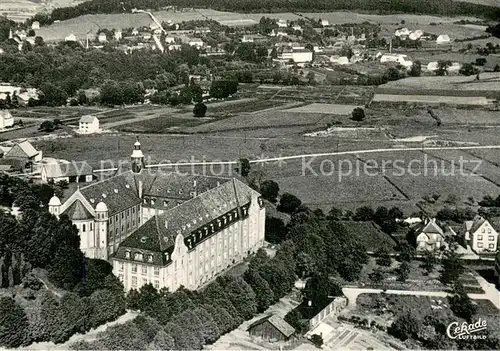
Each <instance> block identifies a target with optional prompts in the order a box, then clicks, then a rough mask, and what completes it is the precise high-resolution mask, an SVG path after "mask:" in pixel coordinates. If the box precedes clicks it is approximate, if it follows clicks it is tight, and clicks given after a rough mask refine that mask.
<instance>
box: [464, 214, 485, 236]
mask: <svg viewBox="0 0 500 351" xmlns="http://www.w3.org/2000/svg"><path fill="white" fill-rule="evenodd" d="M485 222H487V221H486V219H484V218H483V217H481V216H475V217H474V219H473V220H472V221H467V222H466V226H468V225H470V229H469V228H468V230H469V232H470V233H475V232H476V231H477V230H478V229H479V228H480V227H481V226H482V225H483V224H484V223H485Z"/></svg>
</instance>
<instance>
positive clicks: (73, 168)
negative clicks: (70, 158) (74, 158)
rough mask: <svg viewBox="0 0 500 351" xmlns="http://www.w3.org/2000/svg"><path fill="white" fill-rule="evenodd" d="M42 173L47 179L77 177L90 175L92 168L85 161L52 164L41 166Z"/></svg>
mask: <svg viewBox="0 0 500 351" xmlns="http://www.w3.org/2000/svg"><path fill="white" fill-rule="evenodd" d="M42 171H43V172H45V173H46V175H47V177H48V178H60V177H75V176H77V177H79V176H82V175H90V174H92V167H91V166H90V165H89V164H88V163H87V162H85V161H81V162H65V163H63V162H54V163H47V164H44V165H43V166H42Z"/></svg>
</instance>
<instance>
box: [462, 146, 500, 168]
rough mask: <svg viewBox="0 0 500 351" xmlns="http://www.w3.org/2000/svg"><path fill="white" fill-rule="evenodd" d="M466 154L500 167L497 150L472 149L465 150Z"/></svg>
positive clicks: (498, 151) (499, 155)
mask: <svg viewBox="0 0 500 351" xmlns="http://www.w3.org/2000/svg"><path fill="white" fill-rule="evenodd" d="M467 153H468V154H470V155H474V156H476V157H478V158H480V159H482V160H484V161H486V162H489V163H491V164H492V165H494V166H497V167H500V150H498V149H490V150H488V149H474V150H467Z"/></svg>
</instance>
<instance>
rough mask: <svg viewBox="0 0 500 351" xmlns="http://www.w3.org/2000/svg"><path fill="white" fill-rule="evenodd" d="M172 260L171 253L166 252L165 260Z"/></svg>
mask: <svg viewBox="0 0 500 351" xmlns="http://www.w3.org/2000/svg"><path fill="white" fill-rule="evenodd" d="M168 260H170V254H169V253H168V252H166V253H165V261H168Z"/></svg>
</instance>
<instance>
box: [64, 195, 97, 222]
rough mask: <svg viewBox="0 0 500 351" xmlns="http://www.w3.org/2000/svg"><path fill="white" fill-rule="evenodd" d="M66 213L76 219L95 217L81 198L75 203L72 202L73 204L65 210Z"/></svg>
mask: <svg viewBox="0 0 500 351" xmlns="http://www.w3.org/2000/svg"><path fill="white" fill-rule="evenodd" d="M64 214H65V215H67V216H68V217H69V218H70V219H71V220H74V221H80V220H85V219H91V218H93V217H92V214H91V213H90V212H89V211H87V209H86V208H85V206H83V204H82V203H81V201H80V200H76V201H75V202H73V204H71V206H70V207H69V208H68V209H67V210H66V211H64Z"/></svg>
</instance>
